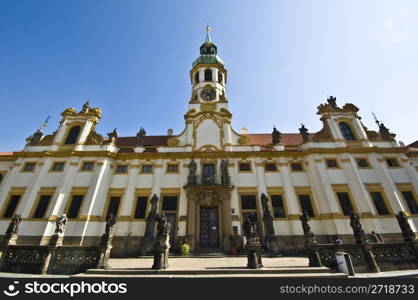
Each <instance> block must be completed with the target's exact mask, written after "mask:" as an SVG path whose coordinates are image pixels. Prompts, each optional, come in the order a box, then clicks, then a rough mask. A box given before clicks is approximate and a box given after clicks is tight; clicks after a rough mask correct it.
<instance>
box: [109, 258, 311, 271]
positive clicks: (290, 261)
mask: <svg viewBox="0 0 418 300" xmlns="http://www.w3.org/2000/svg"><path fill="white" fill-rule="evenodd" d="M152 263H153V259H152V258H151V257H149V258H148V257H147V258H113V259H110V261H109V264H110V267H111V268H122V269H124V268H136V269H138V268H139V269H142V268H151V266H152ZM168 263H169V265H170V270H199V269H226V268H232V269H233V268H242V267H245V266H246V265H247V258H246V257H208V258H206V257H170V258H169V260H168ZM263 265H264V267H265V268H288V267H307V266H308V259H307V258H304V257H274V258H273V257H263Z"/></svg>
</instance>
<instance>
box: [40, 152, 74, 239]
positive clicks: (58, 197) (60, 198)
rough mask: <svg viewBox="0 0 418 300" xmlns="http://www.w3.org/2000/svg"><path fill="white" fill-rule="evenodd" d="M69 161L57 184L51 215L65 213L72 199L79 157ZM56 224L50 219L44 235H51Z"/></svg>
mask: <svg viewBox="0 0 418 300" xmlns="http://www.w3.org/2000/svg"><path fill="white" fill-rule="evenodd" d="M67 163H68V164H69V165H68V166H67V168H66V171H65V173H64V174H63V175H62V176H63V177H62V180H61V183H60V185H58V186H57V189H56V191H55V195H54V197H53V198H52V199H51V201H52V204H51V205H52V207H53V208H52V211H51V216H58V215H59V214H61V213H63V212H64V209H65V205H66V203H67V201H71V199H69V195H70V193H71V188H72V186H73V181H74V177H75V175H76V173H77V168H78V165H79V162H78V159H70V160H69V161H68V162H67ZM54 224H55V222H54V220H50V221H48V223H47V226H46V228H45V231H44V234H43V236H51V235H52V234H53V231H54V229H55V226H54Z"/></svg>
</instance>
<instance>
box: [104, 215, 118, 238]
mask: <svg viewBox="0 0 418 300" xmlns="http://www.w3.org/2000/svg"><path fill="white" fill-rule="evenodd" d="M116 220H117V218H116V216H115V215H113V214H112V213H110V214H109V216H108V217H107V220H106V230H105V234H107V235H110V234H111V233H112V231H113V227H114V226H115V224H116Z"/></svg>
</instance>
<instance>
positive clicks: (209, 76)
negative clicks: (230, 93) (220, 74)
mask: <svg viewBox="0 0 418 300" xmlns="http://www.w3.org/2000/svg"><path fill="white" fill-rule="evenodd" d="M205 81H212V70H211V69H206V70H205Z"/></svg>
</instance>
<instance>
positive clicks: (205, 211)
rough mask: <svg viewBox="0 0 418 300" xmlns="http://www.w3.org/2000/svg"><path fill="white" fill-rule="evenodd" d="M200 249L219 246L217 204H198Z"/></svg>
mask: <svg viewBox="0 0 418 300" xmlns="http://www.w3.org/2000/svg"><path fill="white" fill-rule="evenodd" d="M199 246H200V248H202V249H216V248H219V220H218V206H200V239H199Z"/></svg>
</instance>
